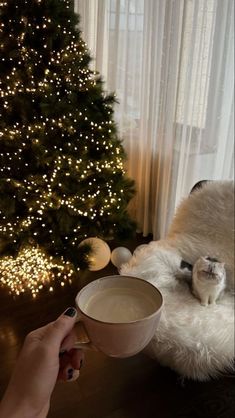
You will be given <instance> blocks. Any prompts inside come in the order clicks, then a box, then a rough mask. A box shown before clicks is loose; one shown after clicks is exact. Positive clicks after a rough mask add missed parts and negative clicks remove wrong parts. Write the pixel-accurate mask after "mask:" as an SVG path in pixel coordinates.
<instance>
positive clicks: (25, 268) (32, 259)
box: [0, 247, 74, 298]
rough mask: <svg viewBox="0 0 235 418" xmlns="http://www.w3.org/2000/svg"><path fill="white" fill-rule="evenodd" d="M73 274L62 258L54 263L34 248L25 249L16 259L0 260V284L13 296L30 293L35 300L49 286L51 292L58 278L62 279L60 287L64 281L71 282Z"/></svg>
mask: <svg viewBox="0 0 235 418" xmlns="http://www.w3.org/2000/svg"><path fill="white" fill-rule="evenodd" d="M73 273H74V270H73V269H72V267H71V266H70V264H69V263H68V262H65V261H64V260H63V258H61V259H60V260H59V261H58V262H56V261H55V260H54V259H53V258H52V257H48V256H47V255H46V254H45V253H44V252H43V251H42V250H41V249H39V248H36V247H25V248H23V249H22V250H21V251H20V252H19V253H18V255H17V257H13V256H7V257H3V258H2V259H0V283H1V285H2V286H4V287H7V288H8V289H9V292H10V293H11V294H15V295H20V294H21V293H27V292H30V293H31V294H32V296H33V297H34V298H35V297H36V296H37V294H38V293H39V292H40V291H41V290H42V289H44V288H48V287H49V285H50V287H49V291H53V286H52V285H51V283H52V282H56V279H57V278H58V277H61V276H62V277H63V281H62V282H61V285H62V286H64V284H65V282H66V281H70V282H71V276H72V274H73ZM62 283H63V284H62Z"/></svg>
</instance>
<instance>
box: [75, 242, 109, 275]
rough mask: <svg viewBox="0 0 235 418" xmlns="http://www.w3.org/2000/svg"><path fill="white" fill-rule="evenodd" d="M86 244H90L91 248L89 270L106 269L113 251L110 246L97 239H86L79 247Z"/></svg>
mask: <svg viewBox="0 0 235 418" xmlns="http://www.w3.org/2000/svg"><path fill="white" fill-rule="evenodd" d="M84 244H89V245H90V246H91V253H90V254H89V256H88V263H89V270H90V271H98V270H101V269H103V268H104V267H106V266H107V264H108V263H109V261H110V257H111V251H110V248H109V246H108V244H107V243H106V242H105V241H103V240H102V239H100V238H96V237H91V238H86V239H84V240H83V241H82V242H81V243H80V244H79V247H80V246H82V245H84Z"/></svg>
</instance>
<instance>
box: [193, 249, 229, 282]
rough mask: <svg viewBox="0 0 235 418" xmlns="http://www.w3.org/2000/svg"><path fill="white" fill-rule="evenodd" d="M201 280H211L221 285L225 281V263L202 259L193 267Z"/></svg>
mask: <svg viewBox="0 0 235 418" xmlns="http://www.w3.org/2000/svg"><path fill="white" fill-rule="evenodd" d="M193 270H194V272H196V273H197V277H198V279H199V280H210V281H214V282H215V283H219V282H221V281H222V280H224V279H225V268H224V263H220V262H219V261H218V260H217V259H215V258H211V257H208V256H207V257H200V258H199V259H198V260H197V261H196V263H195V264H194V267H193Z"/></svg>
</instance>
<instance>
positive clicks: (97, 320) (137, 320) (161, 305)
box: [75, 274, 164, 326]
mask: <svg viewBox="0 0 235 418" xmlns="http://www.w3.org/2000/svg"><path fill="white" fill-rule="evenodd" d="M113 277H118V278H120V277H126V278H127V277H128V278H129V279H135V280H141V281H142V282H144V283H145V284H147V285H149V286H151V287H152V288H153V289H154V290H155V291H157V292H158V294H159V296H160V298H161V304H160V306H159V308H158V309H157V310H156V311H155V312H153V313H152V314H151V315H148V316H145V317H144V318H141V319H135V320H134V321H128V322H107V321H101V320H100V319H96V318H94V317H93V316H90V315H88V314H87V313H85V312H84V311H83V310H82V309H81V308H80V307H79V304H78V302H77V298H78V297H79V296H80V295H81V294H82V293H83V291H85V289H86V288H87V287H89V286H91V285H92V283H95V282H97V281H102V280H107V279H110V278H113ZM75 303H76V306H77V307H78V308H79V310H80V312H81V313H82V315H84V316H85V317H86V318H89V319H91V320H92V321H95V322H98V323H100V324H105V325H112V326H120V325H122V326H123V325H128V324H135V323H137V322H138V323H140V322H142V321H146V320H148V319H151V318H152V317H154V316H155V315H156V314H157V313H160V312H161V310H162V308H163V304H164V301H163V296H162V293H161V292H160V290H159V289H158V288H157V287H156V286H154V285H153V284H152V283H150V282H148V281H146V280H144V279H141V277H136V276H128V275H125V274H120V275H119V274H112V275H110V276H103V277H100V278H98V279H95V280H93V281H92V282H90V283H88V284H87V285H85V286H84V287H83V288H82V289H81V290H79V292H78V293H77V295H76V297H75Z"/></svg>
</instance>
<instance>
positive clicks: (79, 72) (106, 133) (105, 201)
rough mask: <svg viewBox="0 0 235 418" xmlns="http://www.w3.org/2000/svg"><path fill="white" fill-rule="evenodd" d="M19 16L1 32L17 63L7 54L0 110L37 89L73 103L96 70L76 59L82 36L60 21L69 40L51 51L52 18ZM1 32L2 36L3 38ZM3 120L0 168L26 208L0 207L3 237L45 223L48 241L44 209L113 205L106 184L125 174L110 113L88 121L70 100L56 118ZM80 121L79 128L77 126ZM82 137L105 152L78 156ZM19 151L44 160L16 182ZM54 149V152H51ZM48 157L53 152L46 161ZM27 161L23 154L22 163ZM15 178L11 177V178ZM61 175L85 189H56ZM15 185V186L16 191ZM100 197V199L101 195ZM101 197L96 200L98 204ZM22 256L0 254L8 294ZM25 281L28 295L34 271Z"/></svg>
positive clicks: (92, 210)
mask: <svg viewBox="0 0 235 418" xmlns="http://www.w3.org/2000/svg"><path fill="white" fill-rule="evenodd" d="M37 1H38V3H39V4H40V3H41V0H37ZM64 3H65V4H66V7H67V8H69V4H70V2H69V1H67V0H64ZM0 4H1V5H2V6H7V3H6V2H1V3H0ZM19 19H20V22H19V21H18V22H17V23H20V31H19V34H18V36H17V38H16V37H15V35H13V34H12V33H7V39H8V37H10V38H14V39H15V40H16V42H17V45H18V53H19V58H18V62H17V63H16V61H15V59H14V64H12V68H11V69H10V71H9V74H8V75H6V77H5V80H4V89H3V88H2V85H3V84H2V85H1V81H0V99H1V100H2V103H3V109H2V110H1V109H0V117H2V116H3V117H4V114H3V113H2V112H4V109H5V113H7V112H8V110H9V109H10V111H11V104H12V100H14V99H15V98H17V97H18V96H19V95H20V96H21V95H22V96H23V95H25V96H26V97H27V98H28V99H29V101H30V100H31V102H32V103H34V101H35V97H36V96H37V94H39V95H41V96H43V97H44V98H45V99H49V100H50V99H51V98H53V97H55V95H56V100H57V102H58V103H60V102H63V101H64V100H66V104H68V105H73V101H72V99H71V97H72V95H73V94H74V92H76V91H80V92H86V91H89V89H91V88H93V87H95V86H96V84H97V73H96V72H95V71H94V72H93V71H91V70H90V69H89V68H88V66H87V65H83V61H84V58H85V54H86V52H87V45H86V44H85V43H84V42H83V41H82V40H80V39H77V37H76V36H75V35H72V34H71V33H70V31H69V29H68V28H66V27H65V26H66V25H58V27H59V28H60V31H61V33H63V34H67V35H69V38H70V41H69V44H68V45H67V46H65V47H64V48H63V49H60V51H55V50H53V48H52V49H50V46H49V42H47V33H46V31H47V30H48V29H49V28H50V26H51V25H54V24H55V22H53V18H52V19H50V18H48V17H47V16H42V20H40V23H39V22H36V21H34V20H32V21H31V22H30V21H29V19H28V18H27V17H24V16H23V17H20V18H19ZM9 22H10V23H11V24H12V25H13V26H14V25H15V23H16V21H15V20H11V19H9ZM27 27H29V28H30V36H41V41H42V47H43V52H42V51H37V50H35V49H34V48H32V47H29V46H27V45H26V44H25V37H26V32H27ZM4 31H6V29H5V28H4V24H3V23H2V24H1V25H0V32H4ZM8 32H9V31H8ZM2 39H4V38H3V37H2ZM7 42H8V40H7ZM6 45H7V44H6ZM0 48H1V49H2V50H3V51H4V48H5V45H4V41H2V44H1V45H0ZM43 54H47V55H46V57H47V59H48V61H47V62H46V64H45V56H44V55H43ZM1 60H2V61H6V58H5V57H4V55H2V58H0V61H1ZM7 60H8V61H13V59H12V58H11V57H8V58H7ZM37 66H39V67H40V66H41V68H45V67H46V68H45V69H44V72H43V75H42V77H41V79H40V80H39V79H37V77H35V76H34V67H37ZM24 71H26V73H27V80H28V82H27V85H26V83H25V81H24V80H22V72H24ZM49 103H50V101H49ZM104 106H106V110H107V114H108V115H110V114H111V113H112V112H111V108H109V105H104ZM4 126H5V125H4V124H2V127H1V129H0V139H1V141H3V143H4V142H5V143H6V144H11V143H12V144H13V147H11V146H10V147H9V151H10V152H1V153H0V174H1V177H2V178H3V179H5V181H6V182H9V183H10V185H11V187H12V186H14V192H13V194H12V197H13V198H14V199H16V200H18V201H19V202H23V204H24V205H25V206H26V207H27V211H28V216H27V217H25V218H22V217H21V218H20V217H19V216H16V217H15V219H14V220H10V221H9V220H7V219H6V217H5V216H4V213H1V211H0V218H1V224H0V234H1V236H3V238H7V239H9V238H10V239H11V240H12V242H14V243H16V242H18V239H19V237H20V235H21V233H23V234H24V233H26V234H27V229H30V233H31V234H32V236H33V237H34V238H35V239H36V238H37V236H38V235H40V230H42V231H45V230H46V228H48V232H49V233H50V234H51V235H50V236H51V238H52V239H51V241H52V243H54V240H53V238H54V237H53V233H54V231H53V230H52V229H50V228H51V226H50V225H48V224H47V211H48V210H53V209H57V208H60V207H63V209H66V210H68V212H69V213H70V214H72V216H81V217H83V218H87V220H92V221H94V220H95V219H96V218H100V217H105V216H106V215H107V216H109V215H110V213H111V212H112V211H115V210H119V209H120V202H121V200H122V197H123V194H124V191H123V190H121V191H118V192H115V191H114V190H113V189H115V187H114V186H115V185H114V180H113V179H112V174H116V173H122V174H125V171H124V167H123V161H122V157H121V155H120V154H122V153H121V147H116V145H115V144H113V143H112V141H111V140H110V134H111V133H112V129H113V127H114V124H113V121H112V120H108V121H107V120H105V121H99V122H98V123H97V122H96V121H95V120H94V121H93V120H90V111H89V110H88V109H87V108H84V109H83V110H82V111H81V110H80V109H76V108H74V107H73V112H72V113H71V112H66V113H65V114H63V116H61V117H54V118H51V117H46V116H43V115H40V114H37V116H33V117H32V120H31V122H30V123H28V124H24V122H13V124H12V125H11V127H6V126H5V127H4ZM84 126H85V129H84V128H83V127H84ZM88 132H89V133H88ZM51 134H53V137H55V138H56V137H57V138H60V139H61V141H58V143H57V142H56V143H53V142H52V143H51V144H50V147H48V146H47V145H48V144H47V142H48V140H49V139H50V140H51V137H50V135H51ZM52 141H53V138H52ZM14 142H15V143H17V144H19V148H18V149H16V146H14ZM88 144H92V147H94V151H96V152H97V154H99V153H100V151H101V150H102V152H103V154H104V155H107V157H106V158H102V159H101V160H100V161H99V160H96V159H95V157H94V160H92V159H90V160H88V161H86V159H82V158H80V155H84V153H88V151H89V146H88ZM6 149H7V148H6ZM12 149H13V151H12ZM25 151H26V152H28V151H30V152H33V154H34V155H35V156H37V155H38V154H39V156H40V159H41V160H43V156H44V158H45V163H46V164H47V169H46V171H47V174H44V175H39V174H38V175H37V176H35V178H34V176H33V175H27V174H26V178H25V179H24V180H21V181H18V180H17V181H15V180H14V179H13V178H12V177H13V175H12V171H13V172H16V173H20V170H21V169H22V163H23V161H24V158H23V155H24V153H25ZM37 153H38V154H37ZM56 154H57V156H56V157H55V158H54V155H56ZM58 154H59V155H58ZM51 156H53V160H52V159H51ZM47 161H49V163H47ZM29 163H30V162H27V161H24V165H25V166H26V167H27V166H28V165H29ZM100 173H101V174H102V175H103V177H104V176H106V175H107V179H108V178H110V180H109V181H107V182H106V184H102V186H101V185H99V174H100ZM18 177H19V176H16V178H18ZM68 177H69V179H70V178H71V179H72V180H74V179H76V182H77V183H78V187H77V190H80V185H79V182H80V184H81V185H84V184H87V185H88V186H87V187H86V193H79V194H78V193H74V194H73V195H72V196H71V195H70V194H69V196H68V193H67V194H65V193H63V187H64V182H65V180H66V181H67V180H69V179H68ZM18 190H20V194H19V195H20V197H19V195H18ZM102 196H105V198H102ZM96 199H97V200H98V205H97V204H96ZM100 200H101V201H102V204H100ZM114 226H115V225H114ZM81 228H82V226H81V224H80V225H77V226H76V227H75V228H73V231H71V234H70V235H69V234H68V236H66V237H63V239H65V240H66V243H67V242H68V241H69V242H70V244H72V245H76V244H77V243H78V238H77V237H76V234H77V233H78V234H79V233H80V234H81V232H80V230H81ZM37 251H38V250H37ZM29 253H30V250H29V249H28V250H27V254H29ZM24 257H26V253H22V252H21V253H20V254H19V256H18V257H17V259H13V258H10V257H8V258H4V259H2V261H1V260H0V272H1V271H3V270H1V269H2V268H3V267H2V266H3V265H4V266H5V267H4V268H6V271H7V273H6V275H5V276H3V275H2V279H1V281H2V280H3V278H4V280H5V282H4V283H5V284H6V285H8V286H9V287H10V289H11V291H12V292H15V293H17V292H18V293H20V292H23V291H24V290H23V289H24V286H27V281H28V282H29V283H31V279H30V274H29V275H28V276H27V274H23V273H22V271H21V270H20V262H22V260H23V259H24ZM30 259H31V261H30V262H29V265H30V263H31V264H32V265H34V263H35V265H37V263H36V260H37V257H36V254H35V253H32V254H31V258H30V257H28V261H29V260H30ZM40 259H41V260H44V258H43V256H42V255H40V256H39V255H38V260H40ZM16 260H18V261H19V263H18V261H16ZM50 262H51V261H50ZM17 263H18V264H17ZM38 263H39V261H38ZM39 265H40V263H39ZM46 265H47V264H46V262H45V265H44V267H45V269H44V270H43V271H46V273H43V274H41V277H42V278H43V280H44V279H45V282H46V280H47V279H46V278H47V277H48V278H50V280H51V278H52V279H53V275H52V276H51V275H50V274H51V273H50V274H49V270H50V269H49V268H48V269H47V268H46ZM49 265H50V264H49ZM62 265H63V263H62ZM12 269H13V270H14V271H15V272H16V274H14V276H12ZM35 269H36V267H35ZM32 271H34V270H32ZM32 274H33V276H32V277H34V272H33V273H32ZM35 274H36V273H35ZM17 275H18V277H20V279H19V280H20V281H19V282H18V281H17V280H18V279H17ZM12 277H14V280H15V281H16V283H18V284H17V286H16V287H14V284H13V282H12V279H11V278H12ZM23 277H27V279H26V281H25V282H23ZM34 280H35V282H34ZM22 283H24V285H22V290H20V289H21V284H22ZM31 284H32V286H33V287H32V289H34V291H33V290H32V289H31V288H30V286H31V285H30V286H28V287H29V288H30V289H31V291H32V293H33V294H34V295H35V294H36V293H37V291H38V289H39V288H38V287H37V286H38V285H37V282H36V276H35V278H33V279H32V283H31ZM34 285H35V287H34ZM39 286H41V285H39Z"/></svg>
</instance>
